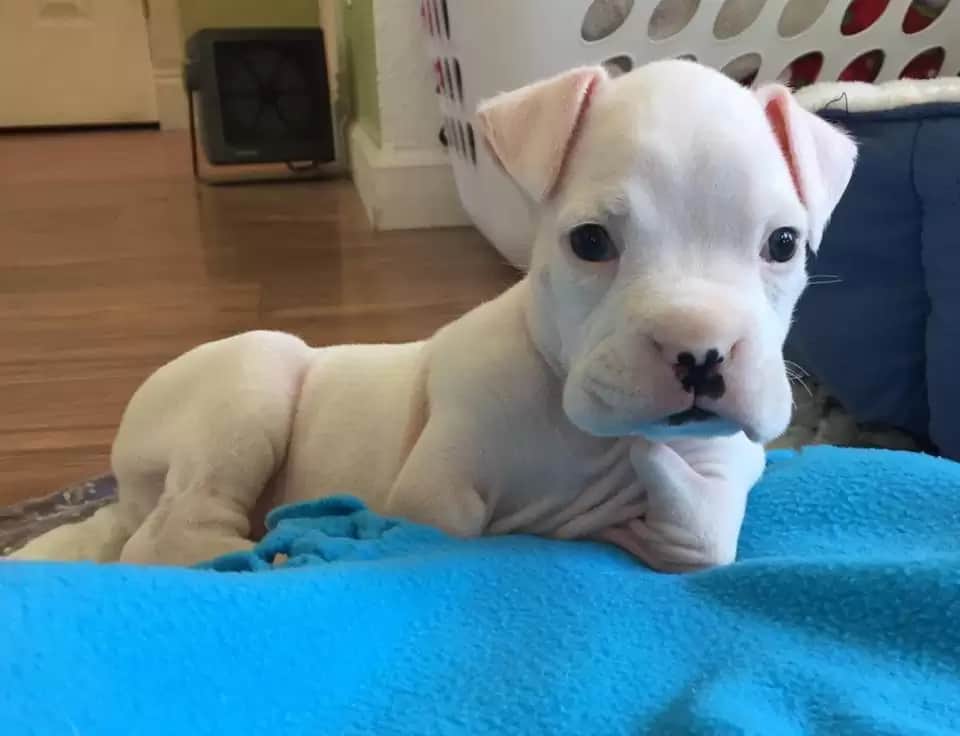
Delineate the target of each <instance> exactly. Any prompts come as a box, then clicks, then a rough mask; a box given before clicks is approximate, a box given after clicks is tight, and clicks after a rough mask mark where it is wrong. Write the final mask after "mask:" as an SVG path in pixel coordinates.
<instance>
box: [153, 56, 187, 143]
mask: <svg viewBox="0 0 960 736" xmlns="http://www.w3.org/2000/svg"><path fill="white" fill-rule="evenodd" d="M153 83H154V87H155V88H156V91H157V117H159V119H160V129H161V130H186V129H187V127H188V126H189V124H190V117H189V113H188V112H187V93H186V92H185V91H184V89H183V80H182V79H181V77H180V70H179V69H174V70H163V69H157V70H155V71H154V74H153Z"/></svg>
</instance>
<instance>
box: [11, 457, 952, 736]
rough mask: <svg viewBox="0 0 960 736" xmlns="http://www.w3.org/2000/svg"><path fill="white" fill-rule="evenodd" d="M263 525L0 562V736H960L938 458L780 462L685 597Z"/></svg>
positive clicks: (359, 529) (472, 552) (540, 543)
mask: <svg viewBox="0 0 960 736" xmlns="http://www.w3.org/2000/svg"><path fill="white" fill-rule="evenodd" d="M271 524H272V527H273V528H272V531H271V532H270V534H269V535H268V536H267V537H266V539H265V540H264V541H263V542H262V543H261V545H260V546H259V547H258V548H257V549H256V550H255V551H254V552H253V553H250V554H240V555H233V556H230V557H228V558H221V559H220V560H216V561H214V562H213V563H210V565H208V566H207V569H198V570H178V569H148V568H139V569H138V568H133V567H127V566H121V565H112V566H95V565H88V564H47V563H32V564H31V563H0V733H2V734H3V735H4V736H21V735H24V734H43V735H44V736H46V735H47V734H68V735H69V734H82V735H83V736H87V735H95V736H110V735H112V734H137V735H138V736H147V735H150V734H218V735H220V734H230V735H231V736H235V735H236V734H258V736H266V735H268V734H282V735H283V736H294V735H297V736H299V735H300V734H311V736H317V735H322V734H331V735H335V736H347V735H352V734H418V735H420V734H422V735H424V736H433V735H438V736H440V735H443V734H491V735H492V734H497V735H503V734H551V735H552V734H577V735H578V736H580V735H594V734H596V735H601V736H606V735H608V734H610V735H612V734H711V735H714V734H755V735H756V736H776V735H778V734H789V735H793V734H798V735H799V734H829V735H830V736H842V735H844V734H871V735H872V734H944V735H946V734H953V735H955V734H957V733H960V465H958V464H954V463H952V462H949V461H945V460H937V459H933V458H930V457H925V456H920V455H912V454H901V453H894V452H882V451H865V450H840V449H835V448H815V449H810V450H807V451H805V452H803V453H800V454H794V453H784V452H778V453H773V454H771V456H770V462H769V467H768V470H767V473H766V476H765V478H764V480H763V481H762V482H761V483H760V485H759V486H758V487H757V488H756V489H755V491H754V492H753V494H752V496H751V500H750V506H749V509H748V513H747V522H746V526H745V528H744V531H743V537H742V544H741V559H740V561H739V562H738V563H737V564H735V565H733V566H731V567H728V568H724V569H717V570H712V571H707V572H702V573H696V574H693V575H687V576H667V575H659V574H656V573H653V572H650V571H648V570H646V569H644V568H642V567H640V566H639V565H638V564H637V563H636V562H635V561H634V560H632V559H630V558H629V557H627V556H626V555H625V554H623V553H621V552H619V551H618V550H616V549H613V548H608V547H605V546H602V545H598V544H590V543H574V542H556V541H548V540H542V539H534V538H530V537H501V538H488V539H480V540H472V541H458V540H454V539H451V538H448V537H446V536H444V535H443V534H441V533H440V532H438V531H435V530H432V529H428V528H424V527H420V526H416V525H412V524H408V523H405V522H400V521H396V520H390V519H384V518H382V517H379V516H376V515H374V514H372V513H370V512H368V511H367V510H365V509H364V508H363V507H362V506H361V505H360V504H359V503H357V502H356V501H353V500H352V499H350V498H347V497H343V498H336V499H328V500H325V501H320V502H317V503H313V504H303V505H298V506H292V507H287V508H284V509H279V510H278V511H276V512H275V513H274V514H273V515H272V517H271ZM278 552H282V553H284V554H286V555H288V557H289V560H288V562H287V564H286V565H285V566H284V567H282V568H279V569H278V568H276V567H274V566H273V565H271V564H270V563H269V560H271V559H272V558H273V555H274V554H276V553H278Z"/></svg>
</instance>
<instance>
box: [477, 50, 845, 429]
mask: <svg viewBox="0 0 960 736" xmlns="http://www.w3.org/2000/svg"><path fill="white" fill-rule="evenodd" d="M478 117H479V121H480V125H481V129H482V130H483V133H484V136H485V138H486V141H487V143H488V144H489V147H490V149H491V151H492V152H493V154H494V155H495V157H496V158H497V160H498V161H499V162H500V164H501V165H502V166H503V168H504V169H505V170H506V171H507V172H508V173H509V174H510V176H512V178H513V179H514V180H515V181H516V182H517V184H518V185H519V186H520V187H521V188H522V189H523V190H524V191H525V192H526V193H527V195H528V196H529V197H530V198H531V199H532V200H534V201H535V202H536V203H537V204H538V206H539V208H540V212H541V217H540V225H539V229H538V235H537V240H536V244H535V246H534V251H533V256H532V259H531V264H532V265H531V269H530V274H529V276H528V278H529V280H530V288H531V293H532V300H531V301H532V303H531V304H530V312H529V322H530V326H531V331H532V333H533V335H534V339H535V340H536V342H537V344H538V347H539V348H540V350H541V351H542V352H543V353H544V356H545V358H546V359H547V360H548V361H549V362H551V363H552V364H553V365H554V366H555V367H556V368H557V369H558V370H559V372H560V373H561V375H562V377H563V379H564V394H563V401H564V409H565V411H566V413H567V415H568V416H569V417H570V419H571V420H572V421H573V422H574V423H575V424H577V425H578V426H579V427H581V428H582V429H584V430H585V431H587V432H589V433H592V434H595V435H610V436H620V435H628V434H640V435H644V436H647V437H649V438H651V439H669V438H671V437H676V436H682V435H695V436H714V435H721V434H731V433H735V432H737V431H741V430H742V431H744V432H745V433H746V434H747V435H748V436H749V437H750V438H751V439H753V440H755V441H759V442H764V441H768V440H770V439H772V438H774V437H776V436H777V435H779V434H780V433H781V432H783V430H784V429H785V428H786V426H787V424H788V422H789V418H790V408H791V398H790V388H789V385H788V381H787V376H786V370H785V368H784V363H783V355H782V348H783V342H784V339H785V337H786V334H787V330H788V328H789V325H790V320H791V315H792V312H793V309H794V306H795V305H796V302H797V299H798V297H799V296H800V293H801V291H802V290H803V288H804V286H805V284H806V267H805V264H806V257H805V254H806V250H807V249H810V250H811V251H815V250H816V249H817V247H818V245H819V243H820V238H821V236H822V234H823V229H824V227H825V226H826V223H827V220H828V219H829V217H830V214H831V212H832V210H833V208H834V206H835V205H836V204H837V202H838V200H839V199H840V196H841V195H842V193H843V191H844V189H845V188H846V186H847V182H848V181H849V179H850V175H851V173H852V171H853V165H854V160H855V158H856V148H855V146H854V144H853V143H852V141H850V139H849V138H847V137H846V136H845V135H844V134H843V133H841V132H840V131H838V130H837V129H835V128H833V127H832V126H830V125H829V124H827V123H825V122H824V121H822V120H821V119H820V118H818V117H816V116H815V115H813V114H811V113H808V112H806V111H805V110H803V109H802V108H800V107H799V106H798V105H797V104H796V102H794V100H793V98H792V97H791V95H790V93H789V91H788V90H787V89H785V88H783V87H780V86H776V85H772V86H768V87H765V88H762V89H760V90H759V91H757V92H751V91H749V90H746V89H743V88H742V87H740V86H739V85H737V84H736V83H734V82H732V81H730V80H728V79H727V78H726V77H724V76H723V75H722V74H720V73H719V72H715V71H712V70H710V69H708V68H706V67H703V66H699V65H697V64H693V63H690V62H684V61H664V62H657V63H654V64H649V65H647V66H644V67H641V68H639V69H637V70H636V71H634V72H631V73H630V74H626V75H624V76H621V77H618V78H616V79H610V78H609V77H608V76H607V74H606V72H605V71H604V70H603V68H602V67H587V68H580V69H575V70H572V71H570V72H567V73H564V74H561V75H560V76H557V77H554V78H552V79H548V80H545V81H542V82H539V83H536V84H534V85H531V86H529V87H525V88H522V89H520V90H516V91H514V92H509V93H506V94H503V95H500V96H498V97H495V98H493V99H492V100H490V101H488V102H487V103H484V104H483V105H482V106H481V108H480V110H479V115H478Z"/></svg>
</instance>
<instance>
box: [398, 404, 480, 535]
mask: <svg viewBox="0 0 960 736" xmlns="http://www.w3.org/2000/svg"><path fill="white" fill-rule="evenodd" d="M464 430H465V428H464V427H463V426H461V424H460V422H458V421H456V420H452V419H448V418H443V417H431V418H430V419H429V420H428V422H427V424H426V426H425V427H424V429H423V432H422V433H421V434H420V437H419V438H418V440H417V442H416V444H415V445H414V447H413V450H412V451H411V452H410V455H409V457H408V458H407V461H406V462H405V463H404V465H403V467H402V468H401V470H400V473H399V475H398V476H397V480H396V482H395V483H394V485H393V488H392V489H391V490H390V495H389V497H388V498H387V504H386V508H385V512H386V513H387V514H388V515H390V516H400V517H403V518H405V519H409V520H410V521H414V522H416V523H418V524H428V525H430V526H435V527H437V528H439V529H442V530H443V531H445V532H447V533H448V534H453V535H455V536H459V537H476V536H479V535H480V534H482V533H483V529H484V527H485V526H486V523H487V507H486V504H485V503H484V501H483V499H482V498H481V496H480V494H479V493H478V492H477V490H476V487H475V485H474V483H475V472H474V471H475V467H476V458H477V446H476V442H474V441H473V440H472V439H471V434H470V433H469V431H464Z"/></svg>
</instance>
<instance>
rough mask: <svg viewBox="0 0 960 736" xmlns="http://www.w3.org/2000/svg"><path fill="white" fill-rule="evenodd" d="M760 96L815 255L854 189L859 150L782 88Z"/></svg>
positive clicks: (765, 89)
mask: <svg viewBox="0 0 960 736" xmlns="http://www.w3.org/2000/svg"><path fill="white" fill-rule="evenodd" d="M756 94H757V97H758V98H759V100H760V104H761V105H762V106H763V109H764V112H765V113H766V115H767V120H768V121H769V122H770V128H771V130H772V131H773V135H774V137H775V138H776V140H777V144H778V145H779V146H780V150H781V151H782V152H783V156H784V159H786V162H787V167H788V168H789V169H790V176H791V177H792V178H793V184H794V186H795V187H796V189H797V194H798V195H799V196H800V201H802V202H803V204H804V206H805V207H806V208H807V213H808V215H809V217H810V230H811V232H810V249H811V250H813V251H816V250H817V248H818V247H819V246H820V240H821V238H822V237H823V231H824V229H825V228H826V226H827V222H828V221H829V220H830V215H831V214H832V213H833V210H834V208H835V207H836V206H837V203H838V202H839V201H840V197H842V196H843V193H844V191H845V190H846V188H847V184H849V183H850V177H851V175H852V174H853V166H854V164H855V163H856V160H857V146H856V144H855V143H854V142H853V140H852V139H851V138H850V137H849V136H848V135H847V134H846V133H844V132H843V131H841V130H840V129H839V128H837V127H836V126H834V125H831V124H830V123H828V122H826V121H825V120H823V119H822V118H820V117H818V116H817V115H814V114H813V113H811V112H808V111H807V110H804V109H803V108H802V107H801V106H800V105H799V104H798V103H797V101H796V100H795V99H794V98H793V95H792V94H791V92H790V90H789V89H787V88H786V87H784V86H783V85H780V84H770V85H766V86H764V87H761V88H760V89H758V90H757V93H756Z"/></svg>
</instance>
